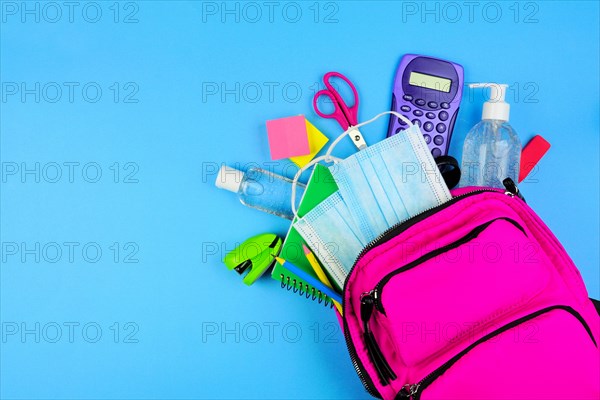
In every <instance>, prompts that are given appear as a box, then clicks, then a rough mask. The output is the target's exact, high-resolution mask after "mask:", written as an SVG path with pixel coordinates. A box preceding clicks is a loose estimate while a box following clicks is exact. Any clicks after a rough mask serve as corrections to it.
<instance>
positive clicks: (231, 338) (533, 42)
mask: <svg viewBox="0 0 600 400" xmlns="http://www.w3.org/2000/svg"><path fill="white" fill-rule="evenodd" d="M35 4H36V2H30V3H28V7H30V8H31V9H35V8H34V7H36V5H35ZM45 4H46V3H37V7H39V10H40V11H39V13H40V14H39V22H36V20H35V19H36V16H35V15H29V14H24V15H22V10H21V9H20V8H21V7H22V6H23V5H22V4H21V3H20V2H18V3H14V2H6V1H4V2H2V25H1V63H0V70H1V80H2V84H3V86H2V103H1V116H0V121H1V133H2V135H1V153H0V154H1V158H2V163H3V164H2V166H3V180H2V193H1V205H2V209H1V223H2V225H1V235H2V243H3V247H2V251H3V253H2V268H1V320H2V324H3V325H2V329H3V334H4V336H3V338H2V339H3V340H2V343H0V344H1V374H0V378H1V382H0V383H1V384H0V387H1V390H0V395H1V397H3V398H95V399H100V398H138V399H142V398H182V399H183V398H228V399H232V398H315V399H316V398H319V399H324V398H328V399H333V398H339V399H342V398H344V399H346V398H365V397H367V395H366V393H365V392H364V391H363V389H362V386H361V384H360V382H359V380H358V379H357V377H356V376H355V373H354V370H353V368H352V366H351V363H350V361H349V358H348V356H347V353H346V346H345V344H344V341H343V338H342V335H341V332H340V330H339V328H337V327H336V325H335V323H336V320H335V317H334V314H333V313H331V312H326V311H325V310H324V309H323V308H322V307H321V306H318V305H316V304H313V303H311V302H307V301H304V300H302V299H301V298H299V297H298V296H294V295H291V294H289V293H287V292H286V291H284V290H281V289H280V288H279V285H278V284H277V283H276V282H275V281H273V280H272V279H270V278H266V277H265V278H263V279H261V280H260V281H259V282H258V283H256V284H255V285H254V286H252V287H246V286H244V285H243V284H242V283H241V282H240V278H239V277H238V276H237V275H236V274H235V273H233V272H230V271H228V270H227V269H226V268H225V267H224V266H223V264H222V263H221V262H220V258H221V257H222V256H223V255H224V254H225V252H226V251H227V250H229V249H231V248H232V247H233V246H234V245H235V244H236V243H237V242H240V241H242V240H244V239H245V238H247V237H249V236H252V235H254V234H257V233H260V232H264V231H271V232H275V233H279V234H281V235H283V234H285V232H286V230H287V227H288V223H287V222H286V221H285V220H280V219H278V218H276V217H273V216H270V215H267V214H263V213H260V212H258V211H254V210H251V209H248V208H246V207H243V206H241V205H240V204H239V203H238V200H237V199H236V197H235V196H234V195H233V194H231V193H228V192H225V191H220V190H217V189H216V188H215V187H214V186H213V182H214V179H215V168H217V167H218V166H219V165H220V163H227V164H230V165H234V166H236V165H237V166H239V167H241V168H247V167H248V166H252V165H260V166H263V167H270V166H272V168H274V169H275V171H277V172H281V173H284V174H286V175H288V176H291V175H293V172H294V170H293V169H291V168H289V165H288V164H286V163H281V162H278V163H276V164H268V163H269V161H270V160H269V151H268V145H267V141H266V132H265V125H264V123H265V120H267V119H274V118H278V117H283V116H289V115H295V114H300V113H303V114H305V115H306V116H307V117H308V118H309V119H310V120H311V121H312V122H313V123H314V124H315V125H316V126H317V127H319V128H320V129H321V130H322V131H323V132H324V133H325V134H326V135H327V136H329V137H330V138H332V137H335V136H336V135H337V134H339V133H340V130H339V127H338V126H337V125H336V124H335V122H333V121H326V120H323V119H320V118H319V117H317V116H316V115H315V114H314V112H313V111H312V107H311V101H312V96H313V94H314V92H315V90H316V88H317V82H319V80H320V78H321V77H322V75H323V74H324V73H325V72H327V71H330V70H337V71H340V72H343V73H344V74H346V75H347V76H349V77H350V79H351V80H352V81H353V82H354V83H355V84H356V86H357V87H358V90H359V93H360V98H361V105H360V112H359V117H360V119H361V120H366V119H368V118H370V117H372V116H373V115H375V114H377V113H379V112H382V111H385V110H387V109H388V108H389V105H390V96H391V87H392V82H393V79H394V74H395V69H396V66H397V63H398V61H399V59H400V57H401V56H402V55H403V54H406V53H420V54H425V55H432V56H436V57H440V58H445V59H449V60H452V61H455V62H458V63H460V64H462V65H463V66H464V68H465V81H466V82H479V81H484V82H485V81H495V82H501V83H507V84H510V85H511V89H510V90H509V95H508V96H507V98H508V101H509V102H510V103H511V105H512V113H511V114H512V115H511V123H512V125H513V126H514V127H515V129H516V130H517V132H518V133H519V135H520V137H521V140H522V141H523V142H524V143H525V142H527V141H528V140H529V139H530V138H531V137H532V135H534V134H542V135H543V136H544V137H546V138H547V139H548V140H549V141H550V143H551V144H552V149H551V150H550V152H549V153H548V154H547V155H546V157H545V158H544V159H543V161H542V162H541V164H540V165H539V168H538V169H537V170H536V171H535V173H534V174H533V176H532V177H530V178H529V179H528V180H527V181H526V182H525V183H523V184H522V185H521V189H522V191H523V192H524V193H525V195H526V197H527V199H528V201H529V204H530V205H531V206H532V207H533V208H534V209H535V210H536V211H537V212H538V213H539V215H540V216H541V218H542V219H543V220H544V221H545V222H546V223H547V224H548V225H549V226H550V228H551V229H552V230H553V231H554V233H555V234H556V236H557V237H558V238H559V240H560V241H561V242H562V243H563V245H564V247H565V248H566V249H567V251H568V253H569V254H570V255H571V257H572V258H573V259H574V261H575V263H576V264H577V265H578V266H579V268H580V269H581V272H582V275H583V278H584V280H585V282H586V285H587V287H588V290H589V292H590V294H591V295H593V296H598V295H599V294H600V287H599V283H598V281H599V268H598V265H599V259H598V242H599V232H598V229H599V228H598V227H599V215H598V212H599V207H598V204H599V181H600V179H599V176H598V175H599V159H598V154H599V151H598V150H599V143H598V140H599V139H598V126H599V124H598V122H599V121H598V119H599V113H598V109H599V96H598V88H599V78H598V71H599V61H598V58H599V37H600V35H599V28H598V15H599V14H598V13H599V9H598V3H597V2H581V3H578V4H574V3H573V2H523V3H513V2H506V3H504V2H501V3H489V2H479V3H477V5H476V6H475V8H474V9H472V10H471V11H472V12H471V13H470V12H469V8H468V7H467V6H465V5H464V3H462V2H456V3H439V2H435V3H434V2H432V3H427V4H426V5H423V4H422V3H421V2H398V3H395V2H368V3H362V2H355V1H351V2H321V3H317V4H316V5H315V3H313V2H302V3H297V6H298V7H299V9H300V10H301V13H302V14H301V16H300V17H299V21H297V22H292V21H293V20H294V19H298V18H297V17H296V13H295V11H296V8H294V5H290V3H287V2H276V7H275V8H274V12H273V14H272V15H271V16H270V15H269V8H268V6H267V5H265V3H263V2H256V3H250V5H248V3H235V2H231V3H228V4H227V8H228V9H230V10H234V11H233V14H227V13H225V14H222V12H223V11H224V10H223V7H224V5H223V4H222V3H220V2H216V3H213V2H204V3H203V2H192V1H181V2H163V1H139V2H131V3H127V2H121V3H117V4H116V6H115V4H114V3H113V2H112V1H110V2H98V3H94V4H96V5H97V6H98V7H99V8H100V10H101V12H102V14H101V17H100V19H99V21H98V22H90V21H87V20H86V18H87V19H88V20H93V19H94V18H96V17H95V11H96V6H93V5H92V6H89V5H88V3H86V2H81V3H79V6H78V7H77V8H76V9H75V10H74V14H73V19H72V21H70V20H69V18H70V17H69V15H68V8H66V6H64V5H61V4H62V3H58V4H59V5H61V6H60V7H61V8H62V15H61V16H57V14H56V10H55V9H51V8H46V9H44V6H45ZM236 4H237V5H236ZM15 5H16V6H17V8H19V9H18V10H17V11H16V14H14V13H13V11H14V6H15ZM86 5H87V6H86ZM84 6H85V7H87V8H86V12H87V14H85V18H84V16H82V10H83V8H84ZM90 7H91V8H90ZM236 7H237V10H238V11H236ZM257 7H258V9H259V10H260V12H261V15H260V16H258V15H257V14H256V11H257ZM424 7H427V9H428V10H432V11H430V12H425V11H426V10H424V9H423V8H424ZM498 9H499V10H500V12H501V14H498V13H497V12H498ZM116 10H119V14H118V15H116V14H115V12H116ZM215 10H216V14H213V11H215ZM317 10H318V11H319V13H318V15H317V14H316V11H317ZM126 17H128V18H127V20H128V22H129V23H126V21H125V19H126ZM236 19H237V20H236ZM53 20H55V22H53ZM36 82H39V83H40V89H39V90H38V93H37V94H38V95H39V97H40V98H39V101H36V98H35V96H36V94H35V84H36ZM52 82H55V83H56V84H57V85H59V86H61V87H62V88H63V91H62V94H57V92H56V91H53V90H55V89H56V87H55V86H54V85H53V84H51V83H52ZM65 82H76V83H77V84H78V85H79V86H76V88H75V91H74V97H73V99H69V95H68V90H67V86H65ZM90 82H95V85H96V86H99V87H100V88H101V90H102V95H101V96H100V97H99V98H98V99H97V101H96V102H93V100H95V99H94V97H95V96H96V95H95V92H94V91H93V90H92V89H93V87H92V89H89V87H88V89H89V90H90V91H89V92H87V95H88V98H87V99H86V98H85V97H84V96H83V94H82V91H81V89H82V88H83V87H84V86H85V85H86V84H88V83H90ZM115 82H116V83H117V85H116V86H113V85H114V84H115ZM21 83H25V84H26V87H27V88H29V89H32V88H33V90H34V93H33V94H31V93H30V94H26V95H25V98H22V97H21V94H22V93H21V87H20V85H21ZM49 83H50V84H49ZM15 84H16V85H17V86H16V87H17V88H18V90H19V91H18V92H17V93H16V94H12V93H13V91H14V88H15V86H14V85H15ZM92 86H94V85H92ZM96 86H94V87H96ZM269 86H270V87H273V88H274V90H273V92H272V93H269V90H268V88H269ZM117 87H118V88H119V94H118V96H116V88H117ZM257 87H258V88H260V89H261V90H260V91H257ZM44 88H46V89H44ZM111 88H112V89H111ZM215 88H217V89H218V92H217V93H216V94H214V92H215ZM223 89H226V90H229V92H225V93H224V92H223ZM133 92H136V93H135V94H133ZM115 96H116V97H115ZM54 100H56V102H52V101H54ZM115 100H116V101H115ZM134 100H137V102H133V101H134ZM483 101H484V96H483V94H482V93H481V92H478V91H477V92H476V91H472V90H468V89H465V95H464V99H463V103H462V108H461V111H460V114H459V119H458V123H457V125H456V128H455V133H454V138H453V141H452V146H451V154H453V155H455V156H456V157H457V158H460V153H461V147H462V141H463V139H464V136H465V134H466V132H467V131H468V129H469V128H470V127H471V126H472V125H473V124H474V123H476V122H477V121H478V120H479V118H480V112H481V104H482V102H483ZM386 127H387V122H386V121H383V120H382V121H379V122H378V123H376V124H373V125H371V126H369V127H368V128H365V129H364V133H365V136H366V140H367V142H370V143H373V142H375V141H377V140H380V139H381V138H383V137H384V133H385V130H386ZM351 151H352V148H351V144H350V142H349V141H344V143H342V144H341V145H340V148H339V149H338V150H336V152H338V154H339V155H341V156H345V155H348V154H350V153H351ZM36 162H37V163H40V164H39V165H40V167H39V168H40V177H39V182H36V176H35V175H34V174H29V175H25V176H24V177H21V175H20V172H21V171H20V169H22V167H23V165H24V166H25V167H27V168H29V169H34V168H35V163H36ZM65 162H76V163H79V166H77V167H76V169H75V175H74V176H73V182H70V181H69V177H68V168H67V167H66V166H64V164H63V163H65ZM15 163H16V164H15ZM22 163H25V164H22ZM53 163H58V165H60V166H62V167H61V168H62V169H61V172H62V176H61V178H60V179H58V182H56V183H52V182H50V181H52V180H53V178H54V176H55V173H56V169H52V168H55V164H53ZM88 163H97V164H90V165H91V166H92V167H89V168H91V169H86V175H85V177H83V176H82V168H83V166H84V165H87V164H88ZM114 163H119V164H118V165H115V164H114ZM127 163H132V164H127ZM236 163H237V164H236ZM15 165H16V166H17V167H18V168H19V172H18V173H17V174H16V175H11V174H9V173H8V171H9V170H10V168H13V167H14V166H15ZM111 166H112V167H111ZM94 167H95V168H94ZM86 168H87V167H86ZM98 168H99V169H100V170H101V172H102V176H101V178H100V179H99V181H98V182H96V183H91V182H88V181H86V179H84V178H87V179H88V180H93V179H92V178H94V175H95V171H96V170H97V169H98ZM115 170H117V171H119V172H120V173H119V175H118V176H116V175H115ZM90 177H91V178H90ZM115 181H116V182H115ZM136 181H137V182H136ZM64 242H75V243H78V245H77V247H75V252H74V255H73V260H70V259H69V256H68V253H67V251H66V250H67V248H66V247H64V246H65V245H64V244H63V243H64ZM36 243H39V246H40V247H39V251H36V250H35V246H36ZM52 243H58V246H59V247H62V255H57V253H55V251H56V247H53V246H54V245H52ZM86 243H92V244H93V246H92V247H91V250H90V248H89V246H88V250H90V251H89V253H87V256H88V258H87V259H86V258H84V255H82V248H83V246H84V245H85V244H86ZM114 243H117V245H116V247H115V245H114ZM15 245H16V246H17V250H16V254H13V253H14V252H15V251H14V249H15V247H14V246H15ZM11 246H13V247H11ZM98 247H99V248H100V249H101V250H102V255H101V257H100V259H99V260H98V261H97V262H92V261H93V260H92V259H93V258H94V257H95V253H94V251H93V250H94V249H96V248H98ZM117 247H118V248H119V249H120V251H119V253H118V254H117V253H116V248H117ZM25 248H27V249H33V253H28V252H27V251H25V250H24V249H25ZM43 249H45V250H43ZM131 253H135V254H131ZM128 255H130V257H128ZM36 256H39V258H40V259H39V261H36V259H35V257H36ZM22 257H24V258H25V259H24V260H23V259H22ZM135 260H137V262H126V261H135ZM51 261H55V262H51ZM36 323H39V324H40V325H39V329H37V337H36V333H35V331H36V325H35V324H36ZM68 323H74V324H79V325H76V326H75V325H73V326H74V334H73V337H72V338H69V330H68V328H67V325H65V324H68ZM115 323H117V324H118V325H114V324H115ZM128 323H131V324H129V325H126V324H128ZM86 324H87V325H86ZM57 326H58V327H60V328H61V334H62V336H61V337H60V338H58V339H57V338H56V334H57V329H56V327H57ZM84 326H85V327H86V328H85V332H84ZM98 327H99V328H100V329H101V330H102V333H101V335H100V336H99V337H97V336H98V335H97V332H96V329H97V328H98ZM269 327H272V331H271V332H270V329H269ZM23 328H25V329H29V330H31V331H32V332H34V333H28V334H25V335H24V336H22V335H21V334H22V330H23ZM11 329H18V332H17V333H16V334H14V335H9V334H8V332H9V331H10V330H11ZM224 330H227V331H226V332H225V334H224V335H222V333H223V332H224ZM116 332H118V333H119V335H118V337H117V336H116ZM215 332H216V333H215ZM213 333H214V334H213ZM53 341H56V343H52V342H53ZM94 341H95V343H92V342H94Z"/></svg>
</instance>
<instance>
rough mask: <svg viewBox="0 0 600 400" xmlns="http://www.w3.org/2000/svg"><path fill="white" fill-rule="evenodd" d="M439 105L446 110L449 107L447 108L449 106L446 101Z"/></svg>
mask: <svg viewBox="0 0 600 400" xmlns="http://www.w3.org/2000/svg"><path fill="white" fill-rule="evenodd" d="M440 107H442V108H443V109H444V110H447V109H449V108H450V104H448V103H446V102H444V103H441V104H440Z"/></svg>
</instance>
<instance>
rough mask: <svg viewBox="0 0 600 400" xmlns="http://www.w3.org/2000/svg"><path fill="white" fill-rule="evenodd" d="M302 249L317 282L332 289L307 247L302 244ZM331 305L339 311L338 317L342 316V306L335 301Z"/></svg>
mask: <svg viewBox="0 0 600 400" xmlns="http://www.w3.org/2000/svg"><path fill="white" fill-rule="evenodd" d="M302 249H304V254H305V255H306V259H307V260H308V262H309V263H310V265H311V267H312V268H313V269H314V270H315V273H316V274H317V276H318V277H319V280H320V281H321V282H323V284H325V285H327V286H329V287H330V288H331V289H333V286H332V285H331V282H330V281H329V279H328V278H327V275H325V271H323V268H321V265H320V264H319V262H318V261H317V259H316V258H315V255H314V254H313V253H312V251H310V249H309V248H308V247H306V245H305V244H304V243H302ZM333 290H335V289H333ZM333 304H334V305H335V308H337V310H338V311H339V313H340V315H343V314H342V305H341V304H340V303H338V302H337V301H333Z"/></svg>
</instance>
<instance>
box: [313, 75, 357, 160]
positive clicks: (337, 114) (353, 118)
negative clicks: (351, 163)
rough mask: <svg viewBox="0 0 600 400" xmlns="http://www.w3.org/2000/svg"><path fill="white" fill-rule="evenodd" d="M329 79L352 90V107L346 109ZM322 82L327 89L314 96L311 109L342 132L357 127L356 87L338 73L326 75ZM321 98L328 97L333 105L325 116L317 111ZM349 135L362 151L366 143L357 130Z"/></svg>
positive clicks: (346, 106)
mask: <svg viewBox="0 0 600 400" xmlns="http://www.w3.org/2000/svg"><path fill="white" fill-rule="evenodd" d="M331 78H339V79H341V80H343V81H344V82H346V83H347V84H348V86H350V89H352V93H353V94H354V105H352V107H348V105H347V104H346V102H345V101H344V99H343V98H342V96H341V95H340V94H339V92H338V91H337V90H336V89H335V88H334V87H333V86H332V85H331V83H330V82H329V81H330V79H331ZM323 82H324V83H325V87H326V88H327V89H324V90H320V91H318V92H317V93H316V94H315V97H314V98H313V107H314V109H315V112H316V113H317V114H318V115H319V116H321V117H323V118H331V119H335V120H336V121H337V122H338V124H340V126H341V127H342V129H343V130H344V131H347V130H348V128H350V127H352V126H355V125H357V124H358V92H357V91H356V87H354V85H353V84H352V82H350V80H349V79H348V78H346V77H345V76H344V75H342V74H340V73H339V72H328V73H326V74H325V76H324V77H323ZM321 96H326V97H329V99H330V100H331V102H332V103H333V112H331V113H329V114H325V113H323V112H321V110H319V106H318V105H317V102H318V100H319V97H321ZM350 135H351V137H352V140H353V142H354V145H355V146H356V147H357V148H358V149H359V150H362V149H364V148H366V147H367V143H366V142H365V139H363V136H362V134H361V133H360V131H359V130H358V129H354V130H353V131H352V132H351V133H350Z"/></svg>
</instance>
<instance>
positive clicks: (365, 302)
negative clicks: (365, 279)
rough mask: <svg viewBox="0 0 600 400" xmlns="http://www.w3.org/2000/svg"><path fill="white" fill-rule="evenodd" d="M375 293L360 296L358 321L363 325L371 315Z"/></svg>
mask: <svg viewBox="0 0 600 400" xmlns="http://www.w3.org/2000/svg"><path fill="white" fill-rule="evenodd" d="M374 293H375V291H374V290H371V291H369V292H365V293H363V294H361V295H360V319H362V321H363V323H367V322H368V321H369V320H370V319H371V315H373V308H374V307H375V296H374Z"/></svg>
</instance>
